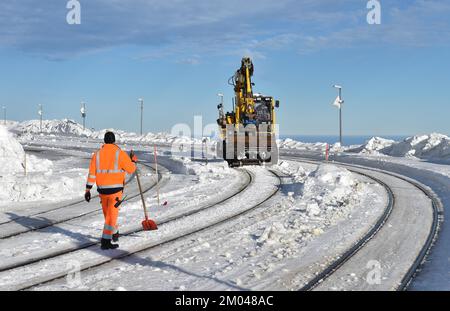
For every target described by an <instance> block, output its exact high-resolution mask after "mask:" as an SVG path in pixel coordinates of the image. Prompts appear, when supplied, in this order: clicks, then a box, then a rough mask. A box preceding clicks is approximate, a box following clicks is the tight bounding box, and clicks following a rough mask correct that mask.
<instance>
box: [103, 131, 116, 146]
mask: <svg viewBox="0 0 450 311" xmlns="http://www.w3.org/2000/svg"><path fill="white" fill-rule="evenodd" d="M104 141H105V144H114V143H115V142H116V136H115V135H114V133H113V132H106V133H105V139H104Z"/></svg>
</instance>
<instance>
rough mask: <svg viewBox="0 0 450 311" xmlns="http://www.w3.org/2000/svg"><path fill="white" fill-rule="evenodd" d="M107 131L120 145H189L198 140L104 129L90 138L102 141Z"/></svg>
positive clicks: (166, 134) (161, 134)
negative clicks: (113, 135)
mask: <svg viewBox="0 0 450 311" xmlns="http://www.w3.org/2000/svg"><path fill="white" fill-rule="evenodd" d="M107 131H111V132H113V133H114V134H115V136H116V141H117V142H119V143H158V144H173V143H179V144H181V143H184V144H189V143H192V142H196V140H193V139H191V138H189V137H180V136H175V135H171V134H168V133H156V134H154V133H147V134H144V135H138V134H136V133H133V132H125V131H122V130H116V129H103V130H100V131H95V132H93V133H92V134H91V135H90V137H91V138H94V139H100V140H102V139H103V137H104V136H105V133H106V132H107Z"/></svg>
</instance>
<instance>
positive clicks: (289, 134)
mask: <svg viewBox="0 0 450 311" xmlns="http://www.w3.org/2000/svg"><path fill="white" fill-rule="evenodd" d="M64 119H66V120H72V121H75V122H76V123H78V120H76V119H72V118H61V119H58V118H55V119H44V120H42V121H53V120H64ZM38 120H39V119H23V120H11V119H6V121H7V122H11V121H12V122H19V123H20V122H25V121H38ZM1 121H3V120H0V125H3V124H2V123H3V122H1ZM78 124H80V123H78ZM86 129H89V130H92V129H94V130H96V131H99V130H104V129H107V128H102V129H96V128H92V127H89V126H86ZM116 130H122V131H128V130H125V129H121V128H116ZM131 132H133V133H135V132H136V131H133V130H131ZM155 132H165V133H170V131H168V130H156V131H147V133H155ZM431 133H438V134H443V135H450V134H447V133H443V132H439V131H429V132H416V133H415V134H344V135H343V136H342V137H383V136H385V137H410V136H417V135H427V134H431ZM286 136H303V137H339V134H292V133H288V134H280V135H279V137H286Z"/></svg>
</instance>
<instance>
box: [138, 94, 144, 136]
mask: <svg viewBox="0 0 450 311" xmlns="http://www.w3.org/2000/svg"><path fill="white" fill-rule="evenodd" d="M139 103H140V104H141V136H142V133H143V132H142V124H143V121H144V100H143V99H142V98H139Z"/></svg>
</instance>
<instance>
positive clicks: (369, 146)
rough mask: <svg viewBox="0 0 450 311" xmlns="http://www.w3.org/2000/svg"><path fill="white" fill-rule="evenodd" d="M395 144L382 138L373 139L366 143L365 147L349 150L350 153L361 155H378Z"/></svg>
mask: <svg viewBox="0 0 450 311" xmlns="http://www.w3.org/2000/svg"><path fill="white" fill-rule="evenodd" d="M394 143H395V141H394V140H390V139H385V138H381V137H372V138H371V139H369V140H368V141H366V142H365V143H364V144H363V145H361V146H359V147H357V148H354V149H349V150H347V151H348V152H355V153H361V154H378V153H380V152H381V151H382V150H383V149H386V148H388V147H390V146H392V145H393V144H394Z"/></svg>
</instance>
